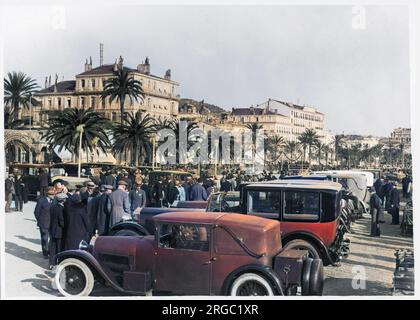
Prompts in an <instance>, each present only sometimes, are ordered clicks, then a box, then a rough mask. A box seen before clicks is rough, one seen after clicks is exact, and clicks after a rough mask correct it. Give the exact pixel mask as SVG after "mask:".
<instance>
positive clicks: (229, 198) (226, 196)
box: [206, 192, 240, 212]
mask: <svg viewBox="0 0 420 320" xmlns="http://www.w3.org/2000/svg"><path fill="white" fill-rule="evenodd" d="M239 209H240V198H239V192H235V193H215V194H212V195H211V196H210V198H209V200H208V205H207V209H206V211H209V212H239V211H238V210H239Z"/></svg>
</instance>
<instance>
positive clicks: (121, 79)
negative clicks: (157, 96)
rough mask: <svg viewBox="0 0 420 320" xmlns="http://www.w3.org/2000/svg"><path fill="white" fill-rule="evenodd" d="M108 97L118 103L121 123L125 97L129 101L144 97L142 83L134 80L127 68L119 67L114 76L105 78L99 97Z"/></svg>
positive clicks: (110, 100) (103, 98)
mask: <svg viewBox="0 0 420 320" xmlns="http://www.w3.org/2000/svg"><path fill="white" fill-rule="evenodd" d="M106 98H109V103H110V104H111V103H112V102H113V101H114V100H116V101H118V102H119V103H120V112H121V124H123V122H124V103H125V101H126V100H127V98H128V99H129V100H130V103H133V101H134V100H135V101H136V102H137V101H138V100H139V99H140V100H141V101H143V99H144V91H143V87H142V83H141V82H140V81H138V80H135V79H134V77H133V76H132V75H130V73H129V69H128V68H124V67H119V68H118V70H117V71H116V72H115V76H114V77H112V78H109V79H107V80H105V82H104V91H103V92H102V95H101V99H102V100H105V99H106Z"/></svg>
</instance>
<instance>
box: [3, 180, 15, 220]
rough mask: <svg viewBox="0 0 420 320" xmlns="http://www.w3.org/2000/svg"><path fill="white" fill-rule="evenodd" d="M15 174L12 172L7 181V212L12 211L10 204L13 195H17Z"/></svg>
mask: <svg viewBox="0 0 420 320" xmlns="http://www.w3.org/2000/svg"><path fill="white" fill-rule="evenodd" d="M14 177H15V176H14V174H13V173H10V174H9V176H8V177H7V179H6V181H5V187H4V190H5V193H6V212H10V206H11V205H12V201H13V196H14V195H15V193H16V192H15V179H14Z"/></svg>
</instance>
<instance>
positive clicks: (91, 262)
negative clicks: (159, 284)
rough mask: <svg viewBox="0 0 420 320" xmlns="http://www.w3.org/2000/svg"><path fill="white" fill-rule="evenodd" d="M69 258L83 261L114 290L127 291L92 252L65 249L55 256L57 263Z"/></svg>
mask: <svg viewBox="0 0 420 320" xmlns="http://www.w3.org/2000/svg"><path fill="white" fill-rule="evenodd" d="M68 258H75V259H79V260H81V261H83V262H84V263H86V265H87V266H88V267H89V268H90V269H91V270H92V272H93V273H94V275H95V276H99V277H101V278H102V280H104V281H105V283H106V284H108V285H109V286H110V287H112V288H113V289H114V290H116V291H119V292H125V290H124V289H123V288H121V287H120V286H119V285H118V284H117V283H116V281H115V280H113V279H111V278H110V277H109V276H108V275H107V274H106V272H105V271H104V270H103V268H102V267H101V265H100V264H99V262H98V260H96V258H95V257H94V256H93V255H92V254H91V253H90V252H88V251H84V250H68V251H63V252H60V253H59V254H57V255H56V256H55V261H56V263H57V264H59V263H60V262H62V261H63V260H65V259H68Z"/></svg>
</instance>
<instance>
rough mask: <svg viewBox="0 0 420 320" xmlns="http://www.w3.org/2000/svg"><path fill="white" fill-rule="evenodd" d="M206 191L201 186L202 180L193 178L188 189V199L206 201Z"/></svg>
mask: <svg viewBox="0 0 420 320" xmlns="http://www.w3.org/2000/svg"><path fill="white" fill-rule="evenodd" d="M206 200H207V192H206V189H204V187H203V180H202V179H201V178H200V179H199V180H198V181H197V180H194V183H193V185H192V186H191V190H190V201H206Z"/></svg>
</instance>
